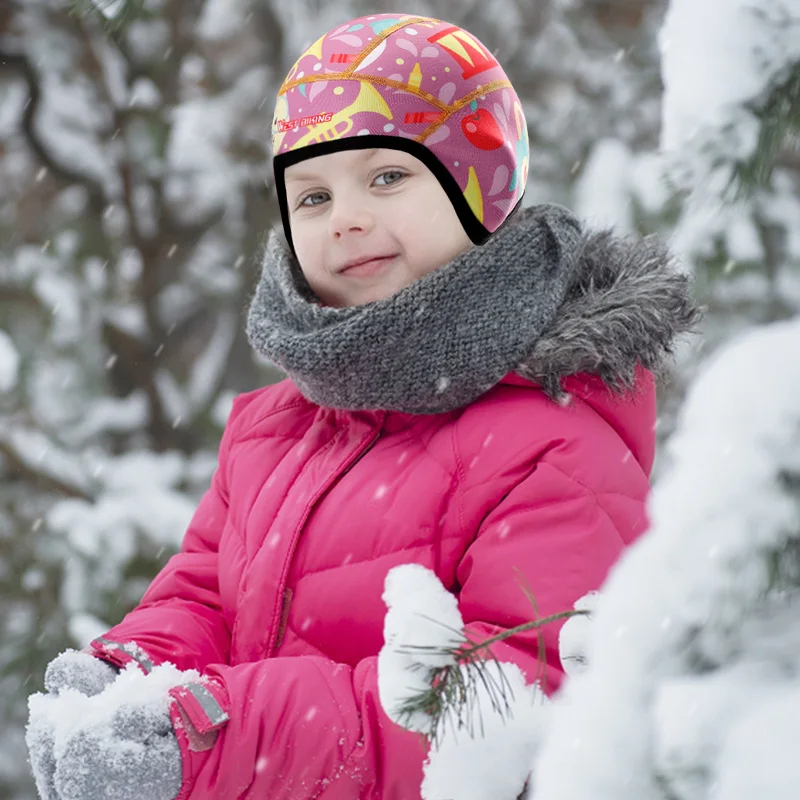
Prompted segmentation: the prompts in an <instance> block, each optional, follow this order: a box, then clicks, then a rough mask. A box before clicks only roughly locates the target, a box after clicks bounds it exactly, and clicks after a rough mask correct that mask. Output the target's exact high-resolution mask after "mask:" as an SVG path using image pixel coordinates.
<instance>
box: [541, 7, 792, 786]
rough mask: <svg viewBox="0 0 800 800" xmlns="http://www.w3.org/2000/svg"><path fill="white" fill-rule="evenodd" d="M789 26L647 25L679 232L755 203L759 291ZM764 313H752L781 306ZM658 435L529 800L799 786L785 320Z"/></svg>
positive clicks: (677, 21) (741, 220)
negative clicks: (660, 444)
mask: <svg viewBox="0 0 800 800" xmlns="http://www.w3.org/2000/svg"><path fill="white" fill-rule="evenodd" d="M799 24H800V3H797V2H794V0H791V1H790V0H786V2H771V3H758V4H756V3H754V2H738V3H726V4H724V8H723V5H722V4H720V3H716V2H713V1H712V0H706V1H705V2H702V3H698V2H693V3H691V4H690V3H688V2H685V0H673V2H672V6H671V7H670V13H669V15H668V17H667V22H666V25H665V28H664V32H663V34H662V46H663V49H664V74H665V78H666V84H667V92H666V94H665V103H664V129H663V136H662V141H663V146H664V152H665V155H666V157H667V159H668V163H669V166H670V168H671V172H672V176H673V178H674V179H675V180H676V181H678V182H682V184H683V186H684V187H685V188H687V189H688V190H689V191H690V194H689V197H688V200H687V204H686V208H687V209H689V210H693V213H697V214H701V213H702V212H703V211H704V209H705V210H708V211H709V212H710V213H707V214H705V215H704V216H703V217H702V218H701V219H700V220H699V221H698V220H690V219H688V218H684V219H683V220H682V221H681V222H680V223H679V226H678V233H679V240H680V236H682V235H684V234H685V233H686V229H687V227H688V226H689V225H690V223H691V224H694V225H695V229H694V235H695V236H696V237H697V241H705V242H707V243H711V246H714V245H715V242H717V237H718V236H719V235H720V232H721V231H724V232H726V233H727V234H729V235H731V236H741V237H742V239H744V238H745V236H747V235H750V233H752V232H753V228H752V226H750V227H747V222H748V219H750V218H751V217H752V218H758V215H759V214H761V215H762V216H761V217H760V218H759V219H760V222H758V224H760V225H767V227H769V226H770V225H771V226H772V227H781V226H783V232H784V234H785V238H786V239H787V240H789V241H786V240H784V241H783V242H781V244H780V247H778V248H777V249H773V250H771V251H770V252H767V249H766V248H765V249H764V250H763V251H761V252H757V251H756V250H753V251H751V256H752V260H753V261H754V262H758V261H763V262H764V264H763V268H762V269H763V273H762V274H763V275H766V276H767V277H768V279H769V281H770V290H771V291H772V292H773V294H774V296H773V298H772V299H773V300H776V298H778V299H780V298H782V297H784V296H785V295H783V294H782V292H785V291H787V289H786V288H783V289H781V288H780V286H783V287H787V284H788V289H789V291H791V286H792V285H793V284H792V280H793V279H792V278H791V274H792V271H794V273H795V279H796V270H797V266H796V260H793V259H796V255H795V253H794V251H793V250H792V247H793V246H794V243H793V242H791V238H792V235H793V231H792V227H793V226H795V227H796V223H793V222H792V220H793V219H794V216H793V215H794V214H795V213H796V210H797V200H796V189H794V188H793V187H794V184H793V183H792V182H790V180H789V177H787V173H786V172H785V171H782V166H781V165H782V159H783V158H786V155H784V152H783V150H782V147H783V137H784V136H785V134H786V132H787V131H788V130H790V129H791V127H792V126H793V125H794V124H795V123H794V121H795V120H796V119H797V118H798V115H800V105H799V104H798V102H797V97H796V86H795V81H796V74H797V70H798V65H800V47H799V46H798V42H800V39H798V37H797V29H798V25H799ZM712 32H713V35H711V34H712ZM700 43H702V47H700ZM789 157H791V156H789ZM781 174H783V176H784V180H783V181H781V180H780V175H781ZM759 181H761V182H764V183H763V184H760V183H759ZM781 187H783V188H781ZM782 191H785V197H781V192H782ZM709 204H710V208H709ZM779 212H780V213H782V214H783V216H777V217H773V216H769V215H770V214H778V213H779ZM687 213H688V212H687ZM764 215H766V216H764ZM710 220H716V221H719V220H721V221H722V222H723V223H724V225H723V227H717V226H715V224H712V222H710ZM765 221H766V222H765ZM741 228H744V231H742V230H741ZM763 232H764V228H763V227H762V228H761V234H763ZM773 233H774V231H773ZM755 238H758V236H755ZM767 240H769V237H766V238H764V237H762V241H767ZM776 247H777V246H776ZM781 282H782V283H781ZM754 288H755V287H754V286H753V285H751V286H750V287H749V289H748V290H747V292H745V293H743V297H748V296H751V295H752V294H753V293H754V291H753V289H754ZM795 300H796V296H795ZM794 308H795V309H796V306H795V307H794ZM779 310H780V313H777V312H776V313H774V314H768V315H765V316H766V319H772V318H774V317H776V316H778V317H781V316H786V315H787V314H789V313H790V312H791V311H792V310H793V308H792V307H791V306H790V307H788V308H787V307H783V308H781V309H779ZM750 321H751V322H757V321H758V320H757V319H756V320H750ZM668 451H669V455H670V459H669V462H670V463H669V466H668V468H667V470H666V473H665V475H664V476H663V478H662V479H661V480H660V482H659V484H658V485H657V486H656V489H655V492H654V494H653V497H652V502H651V508H650V517H651V520H652V526H651V530H650V531H649V532H648V533H647V534H646V535H645V536H644V537H643V538H642V539H641V540H640V542H639V543H637V544H636V545H635V546H634V547H633V548H632V549H631V550H630V551H628V553H627V554H626V555H625V557H623V559H622V560H621V562H620V563H619V564H618V566H617V567H616V568H615V570H614V571H613V572H612V575H611V576H610V578H609V580H608V581H607V583H606V585H605V586H604V587H603V591H602V594H601V598H600V600H599V602H598V605H597V609H596V614H595V615H594V619H593V621H592V623H591V625H590V626H589V628H588V643H587V647H586V654H587V658H588V664H589V666H588V669H587V670H586V671H585V672H584V673H582V674H581V675H579V676H577V677H573V678H571V679H570V680H569V681H568V682H567V684H566V687H565V689H564V691H563V693H562V694H561V695H560V697H559V698H558V700H557V702H556V704H555V707H554V709H553V717H552V721H553V727H552V729H551V730H550V732H549V734H548V736H547V737H546V741H545V745H544V747H543V749H542V751H541V752H540V753H539V755H538V757H537V758H536V759H535V761H534V766H533V773H532V774H533V785H532V787H531V790H530V793H529V795H530V797H531V798H532V799H533V800H550V798H558V800H568V799H570V798H576V800H577V798H581V800H594V799H595V798H596V799H597V800H601V798H607V797H614V798H617V799H618V800H625V798H630V799H631V800H743V798H746V797H754V796H758V797H768V798H770V800H783V798H786V799H787V800H788V798H790V797H796V796H798V792H800V777H798V775H797V771H796V768H795V765H794V763H793V758H792V754H793V743H794V742H795V741H796V739H797V735H798V733H800V730H798V722H797V720H798V712H800V705H799V703H800V700H799V699H798V698H800V628H799V627H798V608H799V607H800V317H796V318H795V319H792V320H790V321H784V322H779V323H774V324H772V325H768V326H766V327H762V328H760V329H756V330H755V331H754V332H751V333H750V334H749V335H746V336H743V337H741V338H740V339H739V340H738V341H737V342H736V343H735V344H733V345H729V346H727V347H726V348H724V350H723V352H721V353H720V354H719V355H718V356H717V357H716V358H714V359H713V360H712V362H711V364H710V366H706V367H705V368H704V369H703V371H702V374H701V375H700V377H699V378H698V379H697V380H696V382H695V383H694V384H693V386H692V388H691V390H690V393H689V396H688V399H687V401H686V404H685V406H684V408H683V409H682V411H681V415H680V419H679V424H678V429H677V432H676V434H675V435H674V437H673V438H672V439H671V441H670V443H669V447H668ZM622 754H624V755H622Z"/></svg>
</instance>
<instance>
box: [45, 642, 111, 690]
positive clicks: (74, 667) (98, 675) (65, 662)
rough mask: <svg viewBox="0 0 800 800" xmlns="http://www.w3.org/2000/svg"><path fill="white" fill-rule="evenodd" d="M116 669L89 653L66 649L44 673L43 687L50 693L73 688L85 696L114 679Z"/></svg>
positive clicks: (104, 686) (103, 687)
mask: <svg viewBox="0 0 800 800" xmlns="http://www.w3.org/2000/svg"><path fill="white" fill-rule="evenodd" d="M118 674H119V673H118V672H117V669H116V668H115V667H112V666H111V664H108V663H106V662H105V661H101V660H100V659H99V658H95V657H94V656H92V655H89V653H82V652H80V651H78V650H66V651H64V652H63V653H61V655H58V656H56V657H55V658H54V659H53V660H52V661H51V662H50V663H49V664H48V665H47V669H46V670H45V673H44V688H45V689H47V691H48V692H50V694H60V693H61V692H63V691H64V689H75V690H77V691H79V692H80V693H81V694H85V695H86V696H87V697H92V696H94V695H96V694H100V692H102V691H103V689H105V688H106V686H108V684H109V683H113V682H114V680H115V679H116V677H117V675H118Z"/></svg>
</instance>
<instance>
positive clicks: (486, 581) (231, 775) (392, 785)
mask: <svg viewBox="0 0 800 800" xmlns="http://www.w3.org/2000/svg"><path fill="white" fill-rule="evenodd" d="M632 502H634V504H635V501H632ZM642 505H643V503H642ZM622 549H623V537H622V536H621V535H620V533H619V532H618V531H617V530H616V528H615V525H614V524H612V522H611V518H610V517H609V515H608V514H607V513H606V512H605V511H604V509H603V507H602V505H601V504H600V503H599V502H598V500H597V497H596V496H594V495H593V493H592V492H591V491H590V490H589V489H587V488H586V487H583V486H581V485H579V484H577V483H576V482H575V481H573V480H572V479H571V478H569V477H568V476H567V475H564V474H563V473H561V472H560V471H559V470H558V468H556V467H554V466H551V465H549V464H548V463H547V462H546V461H542V462H539V463H538V465H537V467H536V469H535V470H533V471H532V472H531V473H530V474H529V475H528V476H527V477H525V478H524V479H523V480H521V481H520V482H519V483H518V484H517V485H516V486H515V488H513V489H512V490H511V491H510V492H509V493H508V494H507V495H506V496H505V497H504V498H503V500H502V502H501V503H499V504H497V505H495V506H494V507H493V508H492V510H491V511H490V512H489V513H488V514H486V516H485V518H484V519H483V522H482V524H481V525H480V529H479V531H478V534H477V536H476V538H475V540H474V541H473V543H472V545H471V546H470V548H469V549H468V551H467V552H466V554H465V556H464V558H463V559H462V561H461V564H460V567H459V569H458V575H457V579H458V583H459V585H460V587H461V591H460V598H459V600H460V603H459V604H460V608H461V612H462V615H463V617H464V621H465V625H466V627H467V633H468V635H470V636H471V637H472V638H473V639H476V640H483V639H485V638H487V637H488V636H490V635H492V634H494V633H496V632H499V631H501V630H505V629H508V628H509V627H512V626H515V625H517V624H520V623H523V622H527V621H530V620H531V619H532V618H533V617H534V616H535V613H536V612H535V611H534V609H533V608H532V607H531V604H530V601H529V599H528V596H527V595H526V592H525V591H524V589H525V588H526V587H527V588H529V589H530V592H531V593H532V594H533V595H534V596H535V599H536V605H537V611H538V614H539V615H547V614H551V613H553V612H556V611H563V610H568V609H571V608H572V606H573V604H574V602H575V601H576V600H577V599H578V598H579V597H581V596H582V595H584V594H586V593H587V592H588V591H590V590H593V589H597V588H598V587H599V585H600V584H601V582H602V580H603V578H604V577H605V574H606V572H607V571H608V568H609V567H610V566H611V564H612V563H613V561H614V560H615V559H616V558H617V557H618V556H619V554H620V552H621V551H622ZM557 636H558V633H557V629H556V626H551V627H550V628H549V629H545V630H544V632H543V641H544V644H545V650H546V665H547V680H548V686H547V688H548V690H550V691H551V690H553V689H554V688H555V687H556V686H557V685H558V683H559V681H560V679H561V676H562V670H561V665H560V662H559V658H558V646H557ZM493 650H494V654H495V655H496V656H497V658H498V659H500V660H501V661H513V662H515V663H516V664H517V665H518V666H519V667H520V668H521V669H522V671H523V673H525V675H526V677H527V680H528V682H532V681H533V680H535V679H536V677H537V676H538V674H539V666H540V665H539V653H538V638H537V634H536V633H535V632H529V633H526V634H522V635H517V636H514V637H512V638H510V639H508V640H506V641H505V642H502V643H500V644H498V645H496V646H495V647H494V648H493ZM206 675H207V683H206V686H205V687H204V688H205V689H206V690H207V691H209V692H210V693H211V694H212V695H213V697H214V698H215V700H216V702H217V703H218V705H219V707H220V708H221V709H223V710H224V711H225V712H227V713H228V715H229V717H230V719H229V720H228V721H227V722H224V723H223V724H221V725H219V726H216V727H218V728H219V735H218V736H217V737H216V742H215V744H213V746H211V747H210V749H208V750H204V751H202V752H193V751H192V750H191V748H190V746H189V745H188V744H187V742H186V737H184V736H181V737H180V738H181V739H182V748H183V751H184V756H185V758H184V769H185V776H184V777H185V782H184V788H183V791H182V793H181V795H180V800H186V799H187V798H197V799H198V800H199V799H200V798H206V797H226V798H239V797H269V798H270V799H271V800H310V799H311V798H322V800H353V799H354V798H358V797H370V798H371V797H382V798H385V799H386V800H388V799H389V798H403V800H410V799H412V798H418V797H419V796H420V794H419V792H420V783H421V780H422V765H423V762H424V760H425V757H426V748H425V746H424V744H423V740H422V739H421V737H420V736H419V735H417V734H412V733H409V732H408V731H405V730H403V729H402V728H400V727H399V726H397V725H395V724H394V723H392V722H391V721H390V720H389V719H388V717H387V716H386V715H385V714H384V712H383V709H382V707H381V704H380V700H379V695H378V681H377V657H371V658H368V659H365V660H364V661H362V662H360V663H359V664H358V665H356V666H355V667H350V666H346V665H342V664H336V663H333V662H331V661H328V660H325V659H324V658H317V657H292V658H280V657H279V658H274V659H268V660H265V661H261V662H253V663H249V664H241V665H237V666H234V667H228V666H214V667H212V668H210V669H209V670H207V673H206ZM181 704H182V705H183V707H184V708H183V710H184V712H187V713H186V716H187V717H188V718H189V719H190V721H191V722H192V724H193V725H194V726H195V727H197V728H198V729H200V730H201V732H204V731H208V730H211V729H213V728H214V727H215V725H214V724H213V720H212V719H209V718H208V717H207V716H206V715H205V714H204V712H203V708H202V706H201V704H198V703H195V702H194V698H193V697H192V696H188V697H184V698H183V700H182V701H181Z"/></svg>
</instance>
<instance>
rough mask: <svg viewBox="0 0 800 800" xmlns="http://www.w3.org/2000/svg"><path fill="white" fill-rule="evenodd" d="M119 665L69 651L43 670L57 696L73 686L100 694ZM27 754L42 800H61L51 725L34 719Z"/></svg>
mask: <svg viewBox="0 0 800 800" xmlns="http://www.w3.org/2000/svg"><path fill="white" fill-rule="evenodd" d="M117 674H118V673H117V670H116V668H114V667H112V666H111V664H107V663H106V662H105V661H101V660H100V659H98V658H95V657H94V656H92V655H89V653H81V652H79V651H76V650H67V651H65V652H63V653H61V654H60V655H58V656H56V657H55V658H54V659H53V660H52V661H51V662H50V663H49V664H48V665H47V669H46V670H45V673H44V687H45V689H46V690H47V691H48V692H49V693H50V694H51V695H53V696H54V697H55V696H57V695H59V694H61V693H62V692H63V691H65V690H66V689H74V690H76V691H78V692H80V693H81V694H85V695H86V696H87V697H92V696H94V695H97V694H100V692H102V691H103V689H105V688H106V686H108V685H109V684H111V683H113V682H114V680H115V679H116V677H117ZM27 742H28V753H29V755H30V761H31V767H32V769H33V774H34V776H35V779H36V788H37V789H38V790H39V796H40V798H41V800H58V795H57V793H56V789H55V772H56V758H55V752H54V747H55V736H54V732H53V729H52V726H50V725H48V724H46V723H45V722H44V721H42V720H35V721H33V720H32V721H31V723H30V724H29V725H28V731H27Z"/></svg>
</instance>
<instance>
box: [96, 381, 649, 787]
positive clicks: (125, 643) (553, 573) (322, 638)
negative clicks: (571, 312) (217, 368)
mask: <svg viewBox="0 0 800 800" xmlns="http://www.w3.org/2000/svg"><path fill="white" fill-rule="evenodd" d="M565 388H566V389H567V390H568V391H569V392H570V393H571V395H572V401H571V403H569V404H567V405H561V404H559V403H556V402H553V401H552V400H551V399H549V398H548V397H547V396H546V395H545V394H544V392H543V391H542V390H541V388H540V387H539V386H537V385H535V384H533V383H531V382H529V381H527V380H525V379H523V378H520V377H519V376H518V375H516V374H510V375H508V376H507V377H506V378H505V379H504V380H503V381H501V382H500V383H499V384H498V385H497V386H495V387H494V388H493V389H491V390H490V391H489V392H487V393H486V394H485V395H484V396H482V397H481V398H480V399H479V400H478V401H476V402H474V403H473V404H471V405H469V406H467V407H466V408H463V409H459V410H457V411H452V412H448V413H442V414H435V415H410V414H402V413H395V412H347V411H340V410H332V409H328V408H323V407H320V406H317V405H315V404H313V403H311V402H310V401H309V400H306V399H305V398H304V397H303V396H302V395H301V394H300V393H299V391H298V390H297V388H296V387H295V386H294V384H293V383H291V382H290V381H284V382H282V383H279V384H277V385H274V386H270V387H267V388H264V389H260V390H258V391H255V392H252V393H250V394H246V395H243V396H241V397H239V398H238V399H237V401H236V402H235V405H234V408H233V412H232V415H231V418H230V421H229V423H228V425H227V429H226V431H225V434H224V437H223V440H222V445H221V449H220V454H219V467H218V470H217V472H216V474H215V476H214V479H213V483H212V486H211V488H210V490H209V491H208V492H207V494H206V495H205V497H204V498H203V500H202V502H201V504H200V506H199V508H198V509H197V512H196V514H195V516H194V519H193V521H192V523H191V525H190V527H189V530H188V532H187V534H186V537H185V541H184V543H183V547H182V549H181V552H180V553H179V554H178V555H176V556H174V557H173V558H172V559H171V560H170V561H169V563H168V564H167V565H166V567H165V568H164V569H163V570H162V571H161V573H160V574H159V575H158V576H157V578H156V579H155V580H154V582H153V584H152V585H151V587H150V588H149V590H148V591H147V593H146V595H145V597H144V599H143V601H142V603H141V605H140V606H139V607H138V608H136V609H135V610H134V611H133V612H131V613H130V614H129V615H128V616H127V617H126V618H125V619H124V620H123V621H122V623H121V624H119V625H117V626H116V627H115V628H113V629H112V630H111V631H109V633H108V634H107V635H106V636H104V637H102V638H101V639H98V640H96V641H95V642H94V643H93V645H92V646H93V648H94V650H95V652H96V653H97V655H99V656H100V657H103V658H106V659H108V660H110V661H113V662H116V663H118V664H123V663H126V662H128V661H130V660H131V658H134V659H135V660H136V661H138V662H139V663H140V665H141V666H142V667H143V668H145V669H149V668H150V666H152V665H153V664H159V663H161V662H165V661H170V662H172V663H174V664H175V665H177V666H178V667H179V668H181V669H189V668H194V669H197V670H199V671H201V672H202V673H204V675H205V676H207V680H206V681H205V683H204V684H203V685H200V684H198V685H195V686H192V687H188V688H187V689H184V690H181V691H177V692H176V693H175V694H176V697H177V699H178V704H177V705H176V710H175V712H174V720H175V723H176V729H177V730H178V734H179V739H180V742H181V747H182V751H183V755H184V784H183V788H182V790H181V794H180V798H181V800H185V799H186V798H191V799H192V800H206V799H207V798H220V799H221V800H236V798H252V800H255V799H256V798H258V800H264V799H265V798H266V799H268V800H310V799H311V798H319V800H354V799H355V798H364V800H413V799H414V798H419V797H420V782H421V779H422V765H423V762H424V760H425V757H426V752H425V748H424V746H423V743H422V741H421V738H420V737H419V736H418V735H415V734H412V733H409V732H407V731H405V730H403V729H402V728H400V727H399V726H397V725H395V724H394V723H393V722H391V721H390V720H389V719H388V717H387V716H386V715H385V714H384V712H383V710H382V708H381V704H380V702H379V698H378V687H377V674H376V672H377V669H376V668H377V655H378V652H379V650H380V648H381V646H382V644H383V636H382V633H383V622H384V616H385V612H386V608H385V606H384V604H383V602H382V600H381V594H382V591H383V587H384V579H385V577H386V574H387V572H388V571H389V570H390V569H391V568H392V567H395V566H397V565H399V564H404V563H410V562H413V563H418V564H422V565H424V566H426V567H429V568H430V569H432V570H434V571H435V572H436V574H437V575H438V577H439V578H440V579H441V581H442V582H443V583H444V585H445V586H446V587H448V588H449V589H450V590H451V591H452V592H453V593H454V594H455V595H456V596H457V597H458V599H459V605H460V610H461V613H462V615H463V618H464V620H465V623H466V626H467V633H468V634H469V635H470V636H471V637H474V638H477V639H481V638H486V637H488V636H490V635H492V634H494V633H496V632H498V631H501V630H503V629H506V628H509V627H512V626H515V625H518V624H520V623H523V622H526V621H529V620H531V619H532V618H533V616H534V611H533V609H532V607H531V604H530V601H529V599H528V597H527V596H526V593H525V588H526V587H527V588H529V589H530V590H531V591H532V592H533V594H534V596H535V599H536V602H537V604H538V613H539V614H540V615H548V614H552V613H554V612H558V611H563V610H567V609H570V608H572V605H573V603H574V602H575V601H576V600H577V599H578V598H579V597H581V596H582V595H584V594H585V593H586V592H588V591H590V590H592V589H596V588H598V587H599V586H600V584H601V583H602V581H603V580H604V578H605V577H606V574H607V572H608V570H609V568H610V567H611V565H612V564H613V563H614V561H615V560H616V559H617V557H618V556H619V555H620V553H621V552H622V550H623V548H624V547H625V546H626V545H627V544H629V543H630V542H631V541H633V540H634V539H635V538H636V537H637V536H638V535H639V534H640V533H642V531H643V530H644V529H645V527H646V518H645V498H646V496H647V494H648V489H649V486H648V475H649V472H650V469H651V465H652V461H653V449H654V433H653V430H654V424H655V392H654V388H653V380H652V377H651V375H650V373H649V372H646V371H645V370H644V369H640V370H639V373H638V381H637V386H636V390H635V391H634V392H633V393H630V394H628V395H624V396H619V395H612V394H611V392H610V391H609V390H608V389H606V387H605V386H604V385H603V383H602V382H601V381H600V379H599V378H596V377H585V376H573V377H571V378H568V379H567V380H566V383H565ZM542 635H543V639H544V644H545V646H546V654H547V690H548V691H552V690H554V689H555V688H557V687H558V685H559V682H560V679H561V677H562V671H561V665H560V662H559V657H558V647H557V639H558V626H556V625H551V626H549V627H547V628H545V629H544V632H543V634H542ZM130 643H135V645H136V647H133V646H131V644H130ZM494 652H495V655H496V656H497V657H498V658H500V659H501V660H504V661H513V662H515V663H516V664H518V665H519V666H520V667H521V668H522V670H523V671H524V672H525V673H526V674H527V675H528V676H529V678H530V679H531V680H532V679H533V676H534V675H535V673H536V665H537V637H536V634H535V633H534V632H530V633H526V634H522V635H518V636H515V637H512V638H511V639H509V640H507V641H506V642H504V643H502V644H500V645H498V646H496V647H495V648H494Z"/></svg>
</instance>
